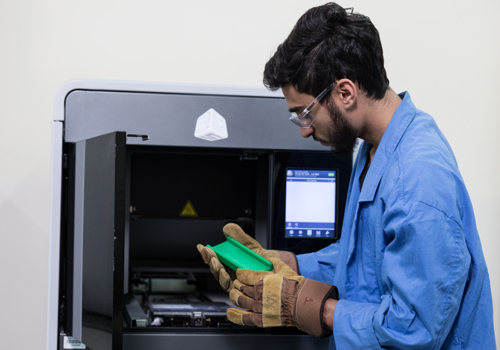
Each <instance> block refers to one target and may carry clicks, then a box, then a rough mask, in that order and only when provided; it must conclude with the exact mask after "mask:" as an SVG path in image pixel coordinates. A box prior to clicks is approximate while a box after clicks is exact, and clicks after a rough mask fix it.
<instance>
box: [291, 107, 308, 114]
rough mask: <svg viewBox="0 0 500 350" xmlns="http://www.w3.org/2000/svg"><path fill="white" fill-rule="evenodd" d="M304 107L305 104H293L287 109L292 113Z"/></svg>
mask: <svg viewBox="0 0 500 350" xmlns="http://www.w3.org/2000/svg"><path fill="white" fill-rule="evenodd" d="M305 108H306V106H295V107H292V108H289V109H288V111H289V112H290V113H293V112H298V111H301V110H303V109H305Z"/></svg>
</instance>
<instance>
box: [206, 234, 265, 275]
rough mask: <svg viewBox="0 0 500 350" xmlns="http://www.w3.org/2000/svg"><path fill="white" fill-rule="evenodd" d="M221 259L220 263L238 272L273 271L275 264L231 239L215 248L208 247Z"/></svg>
mask: <svg viewBox="0 0 500 350" xmlns="http://www.w3.org/2000/svg"><path fill="white" fill-rule="evenodd" d="M207 247H209V248H211V249H212V250H213V251H214V252H215V253H216V254H217V257H218V258H219V260H220V262H221V263H223V264H224V265H226V266H228V267H229V268H231V269H233V270H234V271H236V270H237V269H248V270H253V271H271V270H272V269H273V264H272V263H271V262H270V261H269V260H267V259H265V258H263V257H261V256H260V255H259V254H257V253H255V252H253V251H251V250H250V249H248V248H247V247H245V246H244V245H243V244H241V243H240V242H238V241H237V240H235V239H232V238H231V237H227V241H226V242H223V243H221V244H217V245H216V246H215V247H212V246H210V245H207Z"/></svg>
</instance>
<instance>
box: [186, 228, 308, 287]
mask: <svg viewBox="0 0 500 350" xmlns="http://www.w3.org/2000/svg"><path fill="white" fill-rule="evenodd" d="M222 232H223V233H224V236H226V237H231V238H233V239H235V240H237V241H238V242H240V243H241V244H243V245H244V246H245V247H247V248H248V249H251V250H253V251H254V252H255V253H257V254H259V255H260V256H263V257H264V258H266V259H268V260H269V259H270V258H278V259H281V260H282V261H283V262H284V263H285V264H287V265H288V266H290V267H291V268H292V269H293V270H294V271H295V272H297V273H299V264H298V262H297V258H296V256H295V254H293V253H291V252H285V251H279V250H266V249H264V248H262V246H261V245H260V244H259V242H257V241H256V240H255V239H253V238H252V237H250V236H249V235H247V234H246V233H245V232H244V231H243V230H242V229H241V227H239V226H238V225H236V224H227V225H226V226H224V228H223V229H222ZM196 248H197V249H198V251H199V252H200V254H201V257H202V258H203V261H204V262H205V263H206V264H208V265H209V266H210V271H212V273H213V274H214V276H215V278H216V279H217V280H218V281H219V283H220V285H221V287H222V288H223V289H224V290H225V291H226V292H229V291H230V290H231V284H232V282H233V280H235V279H236V276H234V271H232V270H230V269H228V270H226V269H225V268H224V266H223V265H222V263H221V262H220V261H219V259H218V258H217V254H215V252H214V251H213V250H212V249H210V248H208V247H206V246H204V245H202V244H198V245H197V246H196ZM228 272H229V273H231V274H232V275H233V276H232V278H231V276H230V275H229V273H228Z"/></svg>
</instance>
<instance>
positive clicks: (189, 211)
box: [179, 200, 198, 218]
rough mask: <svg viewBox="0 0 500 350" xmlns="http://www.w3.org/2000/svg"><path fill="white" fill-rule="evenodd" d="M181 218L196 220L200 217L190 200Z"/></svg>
mask: <svg viewBox="0 0 500 350" xmlns="http://www.w3.org/2000/svg"><path fill="white" fill-rule="evenodd" d="M179 216H183V217H191V218H195V217H197V216H198V213H197V212H196V210H195V209H194V207H193V203H191V201H190V200H188V201H187V202H186V205H185V206H184V208H183V209H182V211H181V213H180V214H179Z"/></svg>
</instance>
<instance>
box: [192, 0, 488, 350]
mask: <svg viewBox="0 0 500 350" xmlns="http://www.w3.org/2000/svg"><path fill="white" fill-rule="evenodd" d="M350 12H351V11H346V10H345V9H343V8H342V7H340V6H339V5H337V4H334V3H329V4H326V5H324V6H320V7H317V8H313V9H311V10H309V11H308V12H306V13H305V14H304V15H303V16H302V17H301V18H300V19H299V21H298V22H297V24H296V26H295V28H294V29H293V30H292V32H291V34H290V35H289V37H288V38H287V39H286V40H285V42H284V43H283V44H282V45H280V46H279V47H278V50H277V52H276V53H275V54H274V56H273V57H272V58H271V59H270V60H269V62H268V63H267V64H266V68H265V72H264V83H265V85H266V86H267V87H268V88H270V89H278V88H281V89H282V90H283V94H284V95H285V98H286V101H287V104H288V107H289V110H290V111H291V112H292V117H291V120H292V121H293V122H294V123H296V124H297V125H298V126H299V127H300V132H301V134H302V136H303V137H311V136H312V138H313V139H314V140H316V141H318V142H321V144H323V145H325V146H329V147H331V149H332V151H333V152H334V153H336V154H338V155H348V154H350V153H352V150H353V148H354V146H355V143H356V138H360V139H362V140H363V143H362V144H361V146H360V150H359V153H358V156H357V159H356V161H355V164H354V168H353V172H352V176H351V181H350V185H349V193H348V199H347V204H346V210H345V217H344V224H343V229H342V238H341V239H340V241H339V242H337V243H335V244H332V245H331V246H329V247H327V248H324V249H322V250H320V251H318V252H316V253H310V254H304V255H299V256H297V257H296V260H295V258H291V257H290V254H291V253H288V254H287V253H285V252H275V251H265V250H264V249H262V248H261V247H260V245H259V244H258V243H257V242H255V241H253V240H252V239H251V238H249V237H248V236H246V235H245V234H244V233H243V232H242V231H241V230H239V229H238V227H235V226H229V227H226V228H225V229H224V233H225V234H226V235H229V236H232V237H233V238H236V239H238V240H239V241H241V242H242V243H243V244H245V245H247V246H248V247H249V248H251V249H253V250H254V251H256V252H258V253H259V254H261V255H263V256H265V257H267V258H268V259H269V260H271V261H272V262H273V265H274V269H273V271H271V272H252V271H249V270H238V271H237V274H236V279H235V280H234V282H232V283H231V279H230V278H229V276H228V275H227V273H226V271H225V270H224V268H223V267H222V265H221V264H220V262H219V261H218V260H217V258H216V257H215V254H214V253H213V252H211V251H210V250H208V248H206V247H203V246H199V250H200V252H201V253H202V256H204V259H205V262H207V263H210V266H211V269H212V271H213V272H214V274H215V275H216V277H217V278H218V279H219V281H220V282H221V284H222V285H223V287H224V286H225V287H226V289H227V290H229V291H230V297H231V300H232V301H233V303H235V304H236V305H238V306H241V307H243V308H245V309H247V310H248V311H240V310H237V309H230V310H228V317H229V319H230V320H231V321H233V322H235V323H239V324H244V325H256V326H261V327H262V326H263V327H267V326H276V325H277V326H279V325H295V326H297V327H299V328H300V329H303V330H305V331H306V332H308V333H310V334H313V335H317V336H322V335H324V334H325V330H326V329H330V330H333V335H332V338H331V342H330V347H331V348H332V349H335V348H337V349H382V348H388V349H495V348H496V345H495V337H494V328H493V315H492V299H491V291H490V283H489V277H488V272H487V268H486V264H485V261H484V257H483V253H482V249H481V244H480V241H479V236H478V233H477V229H476V225H475V219H474V214H473V210H472V206H471V202H470V200H469V197H468V194H467V190H466V188H465V185H464V182H463V180H462V177H461V175H460V172H459V170H458V166H457V163H456V160H455V158H454V155H453V152H452V150H451V148H450V146H449V144H448V143H447V141H446V139H445V138H444V136H443V134H442V133H441V132H440V130H439V129H438V127H437V125H436V123H435V122H434V120H433V119H432V117H431V116H429V115H428V114H426V113H424V112H422V111H420V110H418V109H416V108H415V106H414V105H413V103H412V101H411V98H410V95H409V93H407V92H406V93H402V94H399V95H398V94H396V93H395V92H394V91H393V90H392V89H391V88H390V87H389V81H388V79H387V76H386V72H385V68H384V58H383V53H382V45H381V43H380V39H379V35H378V31H377V30H376V28H375V27H374V26H373V24H372V23H371V21H370V19H369V18H368V17H365V16H363V15H360V14H355V13H350ZM332 288H333V289H332ZM337 289H338V290H337Z"/></svg>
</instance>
